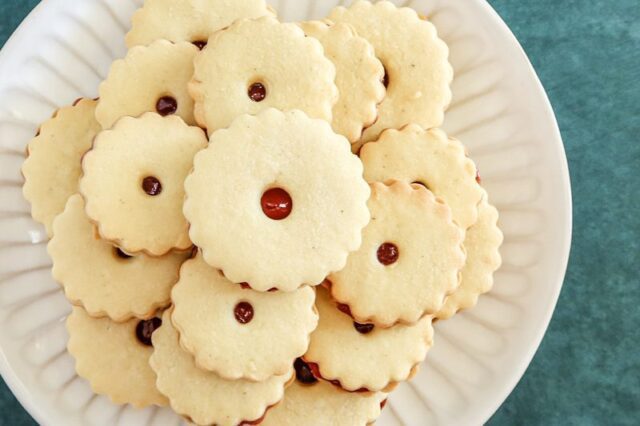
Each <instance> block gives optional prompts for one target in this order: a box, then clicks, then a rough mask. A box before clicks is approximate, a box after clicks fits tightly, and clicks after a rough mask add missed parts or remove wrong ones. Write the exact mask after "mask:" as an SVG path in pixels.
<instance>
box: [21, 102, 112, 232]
mask: <svg viewBox="0 0 640 426" xmlns="http://www.w3.org/2000/svg"><path fill="white" fill-rule="evenodd" d="M95 108H96V101H93V100H90V99H81V100H79V101H77V102H76V103H75V104H74V105H73V106H70V107H66V108H61V109H59V110H58V111H57V112H56V113H55V114H54V116H53V118H51V119H50V120H49V121H46V122H45V123H43V124H42V126H41V127H40V130H39V131H38V135H36V137H35V138H34V139H32V140H31V142H29V145H28V147H27V159H26V160H25V162H24V164H23V165H22V174H23V176H24V179H25V182H24V187H23V188H22V192H23V194H24V198H26V199H27V201H29V202H30V203H31V215H32V216H33V218H34V219H35V220H36V221H38V222H40V223H42V224H43V225H44V226H45V228H46V230H47V234H48V235H49V237H51V235H52V231H53V227H52V226H53V219H54V218H55V217H56V216H57V215H58V214H60V213H61V212H62V211H63V210H64V206H65V204H66V202H67V199H68V198H69V197H70V196H71V195H73V194H75V193H76V192H78V180H79V179H80V176H81V175H82V166H81V159H82V156H83V155H84V153H85V152H87V151H88V150H89V149H90V148H91V143H92V142H93V138H94V137H95V136H96V135H97V134H98V132H99V131H100V125H99V124H98V122H97V121H96V119H95Z"/></svg>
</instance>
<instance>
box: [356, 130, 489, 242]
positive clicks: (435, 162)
mask: <svg viewBox="0 0 640 426" xmlns="http://www.w3.org/2000/svg"><path fill="white" fill-rule="evenodd" d="M360 159H361V160H362V162H363V163H364V176H365V179H367V181H368V182H388V181H390V180H401V181H405V182H409V183H412V182H415V183H420V184H422V185H425V186H426V187H427V188H428V189H429V190H431V191H432V192H433V193H434V194H435V196H436V197H438V198H441V199H442V200H444V202H445V203H447V205H449V207H451V212H452V214H453V220H454V221H455V222H456V223H457V224H458V225H460V227H461V228H462V229H463V230H466V229H468V228H469V227H470V226H471V225H473V224H474V223H475V222H476V220H478V204H479V203H480V200H481V199H482V194H483V190H482V187H481V186H480V184H479V183H478V182H477V181H476V173H477V169H476V166H475V164H474V163H473V161H471V159H469V158H468V157H467V156H466V153H465V149H464V146H463V145H462V144H461V143H460V142H459V141H458V140H455V139H449V138H448V137H447V135H446V134H445V133H444V132H443V131H442V130H439V129H431V130H424V129H422V128H420V127H419V126H417V125H415V124H412V125H409V126H407V127H405V128H404V129H402V130H387V131H385V132H383V133H382V135H381V136H380V139H379V140H378V141H377V142H373V143H368V144H366V145H365V146H363V147H362V150H361V151H360Z"/></svg>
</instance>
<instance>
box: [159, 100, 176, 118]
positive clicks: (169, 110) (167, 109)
mask: <svg viewBox="0 0 640 426" xmlns="http://www.w3.org/2000/svg"><path fill="white" fill-rule="evenodd" d="M177 110H178V101H177V100H176V98H174V97H173V96H163V97H161V98H160V99H158V101H157V102H156V111H158V114H160V115H161V116H163V117H165V116H167V115H171V114H175V113H176V111H177Z"/></svg>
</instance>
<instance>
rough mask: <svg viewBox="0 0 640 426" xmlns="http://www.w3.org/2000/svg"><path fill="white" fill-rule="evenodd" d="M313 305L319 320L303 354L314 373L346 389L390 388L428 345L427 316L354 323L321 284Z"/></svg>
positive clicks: (413, 366) (408, 372) (411, 369)
mask: <svg viewBox="0 0 640 426" xmlns="http://www.w3.org/2000/svg"><path fill="white" fill-rule="evenodd" d="M316 307H317V308H318V312H319V313H320V322H319V323H318V328H317V329H316V330H315V331H314V332H313V334H311V344H310V345H309V350H308V351H307V353H306V354H305V355H304V356H303V358H304V360H305V362H307V363H309V365H310V367H311V368H313V369H314V374H316V375H317V376H318V377H322V378H323V379H325V380H328V381H332V382H334V383H335V384H339V385H340V386H341V387H342V388H344V389H346V390H348V391H363V390H368V391H385V392H387V391H391V390H392V389H393V388H394V387H395V386H396V385H397V383H398V382H400V381H403V380H407V379H409V378H410V377H411V376H412V375H413V374H414V372H415V371H416V368H417V365H418V364H419V363H420V362H422V361H423V360H424V358H425V356H426V355H427V351H428V350H429V348H430V347H431V344H432V339H433V328H432V327H431V318H430V317H425V318H422V319H421V320H420V321H418V322H417V323H416V324H414V325H403V324H399V325H396V326H394V327H391V328H380V327H376V326H374V325H372V324H359V323H356V322H354V321H353V318H351V317H350V316H349V315H348V314H346V313H344V312H341V311H340V310H339V309H338V307H337V306H336V305H335V304H334V302H333V301H332V300H331V298H330V296H329V293H328V291H327V290H326V289H324V288H323V287H319V288H318V291H317V296H316Z"/></svg>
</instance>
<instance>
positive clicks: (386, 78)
mask: <svg viewBox="0 0 640 426" xmlns="http://www.w3.org/2000/svg"><path fill="white" fill-rule="evenodd" d="M383 68H384V75H383V76H382V84H384V88H385V89H386V88H388V87H389V73H388V72H387V67H385V66H383Z"/></svg>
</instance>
